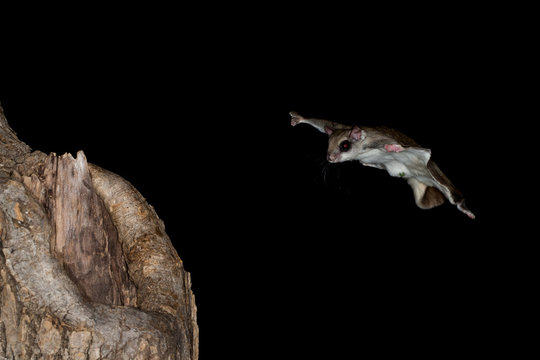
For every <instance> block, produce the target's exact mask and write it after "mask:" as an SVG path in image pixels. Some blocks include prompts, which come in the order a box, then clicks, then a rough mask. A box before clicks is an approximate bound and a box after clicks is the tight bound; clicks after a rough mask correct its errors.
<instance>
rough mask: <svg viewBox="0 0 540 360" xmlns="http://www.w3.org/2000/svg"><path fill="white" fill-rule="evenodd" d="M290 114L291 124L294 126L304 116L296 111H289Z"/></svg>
mask: <svg viewBox="0 0 540 360" xmlns="http://www.w3.org/2000/svg"><path fill="white" fill-rule="evenodd" d="M289 115H291V125H292V126H296V125H298V124H299V123H300V121H302V120H303V119H304V118H303V117H302V116H300V115H299V114H298V113H297V112H296V111H291V112H290V113H289Z"/></svg>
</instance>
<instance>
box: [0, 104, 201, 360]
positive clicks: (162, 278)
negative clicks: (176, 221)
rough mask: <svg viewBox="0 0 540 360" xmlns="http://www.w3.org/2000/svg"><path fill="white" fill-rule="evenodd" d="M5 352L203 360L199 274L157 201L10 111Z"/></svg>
mask: <svg viewBox="0 0 540 360" xmlns="http://www.w3.org/2000/svg"><path fill="white" fill-rule="evenodd" d="M0 248H1V250H2V251H1V252H0V359H2V358H8V359H36V358H44V359H190V360H191V359H197V358H198V327H197V320H196V306H195V301H194V296H193V293H192V292H191V280H190V276H189V273H187V272H186V271H185V270H184V268H183V265H182V261H181V260H180V258H179V257H178V254H177V253H176V251H175V249H174V248H173V246H172V244H171V242H170V240H169V238H168V236H167V234H166V233H165V229H164V225H163V223H162V221H161V220H160V219H159V217H158V216H157V214H156V213H155V211H154V209H153V208H152V207H151V206H150V205H149V204H148V203H147V202H146V200H145V199H144V198H143V197H142V196H141V194H140V193H139V192H138V191H137V190H136V189H135V188H134V187H133V186H132V185H131V184H129V183H128V182H127V181H125V180H124V179H122V178H121V177H119V176H118V175H115V174H113V173H110V172H108V171H106V170H103V169H101V168H99V167H97V166H95V165H90V164H88V163H87V162H86V158H85V156H84V154H83V153H82V152H79V153H78V154H77V157H76V158H75V159H74V158H73V157H72V156H71V155H63V156H60V157H58V156H56V155H55V154H51V155H49V156H47V155H45V154H43V153H41V152H39V151H34V152H31V149H30V148H29V147H28V146H26V145H25V144H23V143H21V142H20V141H19V140H18V139H17V137H16V135H15V133H14V132H13V131H12V130H11V129H10V128H9V126H8V124H7V121H6V120H5V118H4V116H3V113H2V110H1V107H0Z"/></svg>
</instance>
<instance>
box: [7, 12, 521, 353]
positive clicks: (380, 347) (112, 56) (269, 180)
mask: <svg viewBox="0 0 540 360" xmlns="http://www.w3.org/2000/svg"><path fill="white" fill-rule="evenodd" d="M147 10H149V9H142V8H141V9H135V10H134V13H131V12H129V13H123V12H114V15H110V16H109V15H104V13H102V12H99V11H98V13H97V14H96V16H95V17H92V16H90V17H89V19H86V18H84V17H83V16H82V13H75V14H73V16H71V17H67V18H65V19H62V21H58V22H57V21H50V22H49V21H44V20H43V19H42V21H44V22H40V23H39V24H40V26H37V27H36V28H32V30H30V31H29V32H23V30H28V28H27V24H29V23H33V24H34V25H35V23H34V20H35V18H34V17H32V18H29V19H27V22H23V21H21V22H19V23H17V25H14V26H12V27H11V28H10V29H9V32H4V33H3V37H2V39H1V40H2V43H1V44H0V48H1V49H2V50H1V51H2V60H1V61H2V76H1V77H2V79H1V83H0V91H1V92H0V102H1V104H2V106H3V108H4V111H5V115H6V117H7V119H8V121H9V123H10V125H11V126H12V128H13V129H14V130H15V131H16V132H17V133H18V135H19V138H20V139H21V140H22V141H24V142H26V143H27V144H28V145H30V146H31V147H32V148H33V149H36V150H41V151H43V152H46V153H49V152H56V153H57V154H62V153H65V152H70V153H72V154H74V155H75V153H76V152H77V151H78V150H83V151H84V153H85V155H86V157H87V159H88V161H89V162H92V163H94V164H97V165H99V166H102V167H104V168H106V169H108V170H110V171H113V172H115V173H118V174H119V175H121V176H123V177H124V178H125V179H127V180H128V181H130V182H131V183H132V184H133V185H135V187H136V188H137V189H138V190H139V191H140V192H141V193H142V194H143V196H145V198H146V199H147V200H148V202H149V203H150V204H151V205H153V206H154V207H155V209H156V211H157V212H158V214H159V216H160V217H161V218H162V219H163V220H164V222H165V225H166V228H167V232H168V234H169V236H170V238H171V241H172V242H173V244H174V245H175V247H176V249H177V251H178V253H179V255H180V257H181V258H182V259H183V261H184V266H185V268H186V269H187V271H189V272H190V273H191V275H192V281H193V291H194V293H195V296H196V301H197V306H198V320H199V326H200V346H201V350H200V352H201V359H210V358H212V355H214V354H217V355H222V356H229V355H228V354H238V356H239V357H243V356H244V355H246V356H247V357H253V358H259V357H261V356H262V355H265V354H268V355H270V356H276V357H279V358H289V357H296V358H299V357H300V358H307V357H311V356H315V355H321V356H330V358H338V357H339V356H341V355H344V354H346V353H358V354H363V353H367V352H368V351H371V350H374V349H375V350H377V351H378V352H379V353H380V354H386V353H388V352H395V351H397V352H399V353H409V354H417V353H422V352H427V353H433V354H439V353H445V354H446V353H456V354H458V353H461V351H462V349H464V348H465V347H467V346H469V345H474V349H475V350H473V351H481V349H486V348H498V347H500V346H501V344H497V340H496V339H497V337H496V336H493V335H496V334H498V333H499V329H500V328H501V327H502V326H501V324H502V323H504V322H505V321H506V320H507V319H506V317H507V315H506V314H504V315H503V314H502V313H501V312H500V311H499V309H500V308H501V299H502V297H503V293H506V291H505V290H501V289H502V287H501V286H503V285H501V284H505V285H507V284H508V283H509V282H511V281H510V280H509V279H507V277H508V271H509V269H508V268H509V267H510V264H512V263H513V261H514V260H513V259H512V256H513V255H512V253H511V252H510V253H508V252H507V250H508V249H507V247H508V245H507V243H506V242H504V241H501V240H499V239H500V238H497V237H494V236H493V229H496V230H498V229H500V231H503V229H505V228H506V224H505V221H504V220H501V218H503V217H501V216H500V215H501V213H503V210H501V209H500V208H499V205H498V204H499V203H498V198H497V196H493V193H494V188H495V187H496V184H494V182H496V181H497V175H498V171H499V170H498V169H500V163H499V162H498V161H499V160H495V159H493V157H490V156H487V154H489V153H490V151H492V149H493V146H496V145H495V144H496V143H497V141H496V139H497V137H498V136H500V135H501V134H502V131H501V128H500V126H499V125H498V124H500V121H503V120H505V119H508V117H509V116H510V114H515V112H516V109H518V108H520V105H521V103H522V102H525V101H527V99H526V98H523V97H521V96H516V91H518V90H517V86H516V84H515V81H516V78H519V69H518V68H516V67H514V64H515V61H514V59H513V56H514V55H513V54H515V48H518V47H519V44H518V45H516V43H515V42H513V41H510V40H509V39H508V37H509V35H508V32H507V31H506V30H507V28H506V23H505V21H504V18H502V19H503V20H501V18H500V17H498V16H497V17H495V16H491V15H489V14H488V13H487V12H486V9H481V10H474V9H466V11H465V10H464V9H454V10H455V11H454V12H452V11H450V10H451V9H447V11H440V10H438V9H432V11H431V12H430V14H431V15H430V16H425V15H422V14H420V13H417V12H416V11H415V9H408V10H409V12H406V13H402V12H401V10H404V9H396V8H389V9H382V10H378V11H375V12H374V11H372V10H367V9H365V10H364V9H357V10H355V11H354V12H352V10H350V9H349V10H347V9H338V10H335V9H333V10H332V11H330V12H327V10H328V9H326V8H320V9H313V8H303V9H300V10H294V11H293V10H292V9H285V10H283V9H282V10H280V11H278V12H277V13H274V12H270V11H269V9H266V10H264V11H263V10H261V11H259V10H255V9H252V12H250V16H238V17H227V16H221V15H219V11H218V12H217V14H214V15H212V16H210V15H209V14H207V13H206V12H195V13H194V12H192V11H188V10H185V11H178V10H177V11H175V12H174V13H172V14H171V13H168V11H167V10H166V9H152V11H151V12H150V13H146V11H147ZM227 10H229V11H232V12H233V13H234V12H235V9H227ZM244 10H245V9H244ZM244 10H242V11H244ZM307 10H315V12H314V13H311V12H309V13H306V11H307ZM459 10H461V11H459ZM238 11H239V10H238ZM105 13H107V12H105ZM77 14H79V15H77ZM85 14H86V13H85ZM347 14H348V15H347ZM37 17H38V18H39V16H37ZM192 17H196V18H197V19H198V20H197V21H194V22H188V20H190V19H191V18H192ZM239 19H241V20H239ZM12 34H13V36H12ZM15 35H16V36H15ZM291 110H295V111H298V112H299V113H300V114H302V115H304V116H309V117H320V118H326V119H330V120H334V121H337V122H344V123H351V124H352V123H357V124H360V125H387V126H391V127H395V128H397V129H399V130H401V131H402V132H404V133H406V134H408V135H409V136H411V137H412V138H414V139H415V140H416V141H417V142H418V143H420V144H421V145H423V146H425V147H428V148H431V149H432V154H433V155H432V156H433V159H434V160H435V161H436V162H437V163H438V164H439V166H440V168H441V169H442V170H443V171H444V172H445V173H446V174H447V175H448V177H449V178H450V179H451V180H452V181H453V182H454V184H455V185H456V186H457V187H458V188H459V189H460V190H461V191H462V192H463V193H464V194H465V196H466V198H467V204H468V206H469V208H470V209H471V210H472V211H473V212H474V213H475V214H476V216H477V219H475V220H470V219H469V218H467V217H466V216H465V215H464V214H462V213H461V212H459V211H458V210H457V209H456V208H455V207H454V206H451V205H449V204H448V203H446V204H444V205H443V206H441V207H439V208H436V209H433V210H429V211H425V210H420V209H418V208H417V207H416V205H415V204H414V200H413V196H412V192H411V190H410V188H409V186H408V185H407V184H406V182H404V181H401V180H399V179H395V178H391V177H390V176H388V174H386V173H385V172H384V171H380V170H376V169H373V168H366V167H362V166H360V165H359V164H357V163H345V164H339V165H335V164H334V165H328V164H326V163H325V161H324V159H325V155H326V146H327V144H326V141H327V137H326V135H325V134H322V133H319V132H317V131H316V130H315V129H313V128H311V127H309V126H305V125H303V126H302V125H299V126H297V127H294V128H293V127H291V126H290V120H289V116H288V112H289V111H291ZM497 215H499V216H497ZM503 254H505V255H503ZM494 339H495V340H494ZM426 344H429V345H430V346H429V347H428V346H426ZM214 356H215V355H214Z"/></svg>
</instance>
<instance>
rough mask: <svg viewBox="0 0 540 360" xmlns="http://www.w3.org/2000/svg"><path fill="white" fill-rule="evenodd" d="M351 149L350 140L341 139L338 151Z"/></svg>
mask: <svg viewBox="0 0 540 360" xmlns="http://www.w3.org/2000/svg"><path fill="white" fill-rule="evenodd" d="M350 149H351V142H350V141H349V140H345V141H342V142H341V144H339V151H341V152H346V151H349V150H350Z"/></svg>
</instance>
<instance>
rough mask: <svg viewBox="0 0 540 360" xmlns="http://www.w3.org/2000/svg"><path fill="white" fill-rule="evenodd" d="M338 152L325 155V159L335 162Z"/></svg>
mask: <svg viewBox="0 0 540 360" xmlns="http://www.w3.org/2000/svg"><path fill="white" fill-rule="evenodd" d="M338 156H339V154H328V156H327V157H326V159H327V160H328V161H329V162H335V161H336V160H337V158H338Z"/></svg>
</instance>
